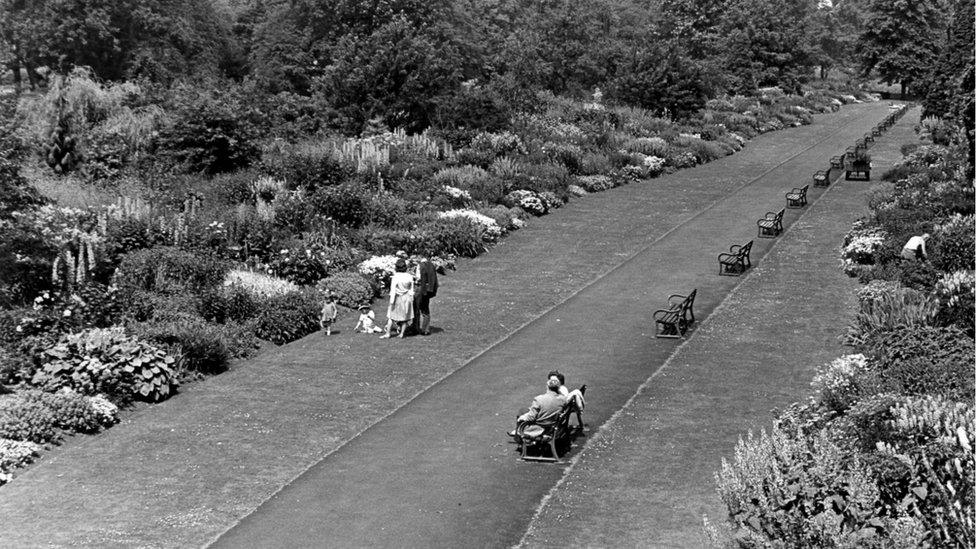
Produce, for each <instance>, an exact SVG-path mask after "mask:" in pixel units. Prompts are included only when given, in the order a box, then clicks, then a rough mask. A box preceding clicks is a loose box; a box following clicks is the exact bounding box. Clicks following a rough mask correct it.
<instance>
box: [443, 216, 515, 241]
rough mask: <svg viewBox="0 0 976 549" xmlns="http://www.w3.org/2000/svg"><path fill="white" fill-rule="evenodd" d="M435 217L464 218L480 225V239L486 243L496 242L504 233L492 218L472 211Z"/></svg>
mask: <svg viewBox="0 0 976 549" xmlns="http://www.w3.org/2000/svg"><path fill="white" fill-rule="evenodd" d="M437 215H438V217H440V218H441V219H458V218H465V219H468V220H470V221H472V222H474V223H476V224H478V225H480V226H481V228H482V230H483V232H482V238H483V239H484V241H485V242H488V243H491V242H495V241H497V240H498V239H499V238H500V237H501V236H502V234H504V233H505V230H504V229H503V228H502V227H500V226H499V225H498V222H497V221H495V220H494V219H493V218H491V217H488V216H487V215H483V214H480V213H478V212H476V211H474V210H448V211H446V212H439V213H438V214H437Z"/></svg>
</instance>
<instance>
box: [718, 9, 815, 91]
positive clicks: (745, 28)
mask: <svg viewBox="0 0 976 549" xmlns="http://www.w3.org/2000/svg"><path fill="white" fill-rule="evenodd" d="M810 8H811V5H810V3H809V2H808V1H807V0H765V1H763V2H757V1H755V0H729V2H728V3H727V4H726V5H725V12H724V14H723V15H722V19H721V23H720V25H719V26H718V33H719V36H718V38H717V41H718V44H719V49H720V51H721V54H720V58H721V59H722V61H723V66H724V68H725V69H726V71H727V81H728V86H729V88H730V89H731V90H732V91H736V92H747V91H751V90H754V89H756V88H759V87H763V86H780V87H782V88H784V89H786V90H787V91H790V92H796V91H799V87H800V82H801V81H802V80H803V79H804V78H805V77H806V75H807V74H808V72H809V69H810V67H811V66H812V60H811V58H810V56H809V52H808V51H807V47H806V43H805V41H804V35H805V21H806V15H807V12H808V10H809V9H810Z"/></svg>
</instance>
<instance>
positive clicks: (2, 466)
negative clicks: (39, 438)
mask: <svg viewBox="0 0 976 549" xmlns="http://www.w3.org/2000/svg"><path fill="white" fill-rule="evenodd" d="M40 451H41V445H40V444H36V443H34V442H28V441H23V440H11V439H9V438H0V485H3V484H6V483H8V482H10V481H11V479H13V474H12V473H13V471H14V470H15V469H17V468H19V467H24V466H25V465H28V464H30V462H32V461H34V458H36V457H37V456H39V455H40Z"/></svg>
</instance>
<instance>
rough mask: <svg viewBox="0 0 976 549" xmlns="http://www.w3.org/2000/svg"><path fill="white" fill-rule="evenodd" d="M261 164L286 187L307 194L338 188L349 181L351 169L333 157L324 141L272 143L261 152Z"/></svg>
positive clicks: (352, 173)
mask: <svg viewBox="0 0 976 549" xmlns="http://www.w3.org/2000/svg"><path fill="white" fill-rule="evenodd" d="M261 165H262V166H263V167H264V169H265V170H267V171H268V172H269V173H270V174H271V175H272V176H274V177H276V178H278V179H282V180H284V181H286V182H287V183H288V186H289V187H291V188H293V189H295V188H304V189H306V190H308V191H309V192H314V191H315V190H317V189H319V188H322V187H330V186H333V185H341V184H342V183H345V182H347V181H349V180H350V179H352V177H353V176H354V175H355V169H354V168H353V167H351V166H349V165H347V164H344V163H342V162H340V161H339V160H338V158H336V155H335V152H334V149H333V146H332V144H331V143H328V142H321V141H315V142H300V143H297V144H288V143H285V142H283V141H275V142H274V143H272V144H271V145H270V146H268V147H266V148H265V149H264V151H263V152H262V156H261Z"/></svg>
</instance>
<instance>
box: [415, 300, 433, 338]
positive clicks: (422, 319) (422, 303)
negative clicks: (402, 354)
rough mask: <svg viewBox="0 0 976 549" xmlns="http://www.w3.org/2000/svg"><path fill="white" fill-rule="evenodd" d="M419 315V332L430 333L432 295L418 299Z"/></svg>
mask: <svg viewBox="0 0 976 549" xmlns="http://www.w3.org/2000/svg"><path fill="white" fill-rule="evenodd" d="M417 317H418V318H419V330H418V331H419V332H420V333H421V334H423V335H428V334H430V297H428V296H426V295H423V296H421V297H420V299H418V300H417Z"/></svg>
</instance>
